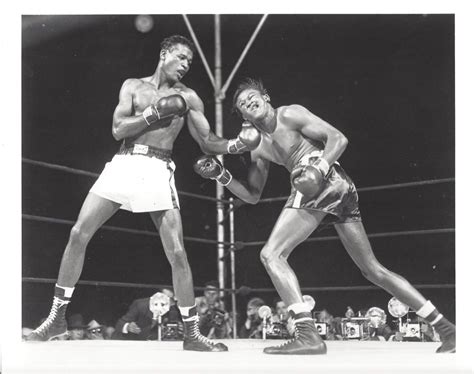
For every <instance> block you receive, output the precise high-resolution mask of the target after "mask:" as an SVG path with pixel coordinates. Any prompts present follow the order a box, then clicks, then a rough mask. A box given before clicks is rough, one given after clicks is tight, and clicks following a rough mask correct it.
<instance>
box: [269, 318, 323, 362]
mask: <svg viewBox="0 0 474 374" xmlns="http://www.w3.org/2000/svg"><path fill="white" fill-rule="evenodd" d="M301 315H304V316H301ZM297 317H298V318H297V319H295V321H294V325H295V337H294V338H293V339H291V340H289V341H287V342H286V343H283V344H281V345H278V346H273V347H266V348H265V349H264V350H263V352H264V353H267V354H272V355H324V354H326V351H327V348H326V344H325V343H324V341H323V340H322V339H321V337H320V336H319V334H318V331H317V330H316V325H315V324H314V321H313V319H312V318H311V314H310V313H300V314H299V315H297Z"/></svg>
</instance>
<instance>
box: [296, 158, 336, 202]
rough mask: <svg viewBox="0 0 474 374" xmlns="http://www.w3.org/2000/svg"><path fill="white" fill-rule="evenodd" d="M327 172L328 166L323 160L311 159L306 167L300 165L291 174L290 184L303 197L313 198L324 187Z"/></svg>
mask: <svg viewBox="0 0 474 374" xmlns="http://www.w3.org/2000/svg"><path fill="white" fill-rule="evenodd" d="M328 172H329V164H328V162H327V161H326V160H325V159H324V158H322V157H319V158H311V159H310V160H309V162H308V165H300V166H298V167H296V168H295V169H294V170H293V171H292V172H291V183H292V184H293V186H294V187H295V188H296V189H297V190H298V191H299V192H301V193H302V194H303V195H304V196H306V197H308V198H313V197H315V196H317V195H319V194H320V193H321V191H322V190H323V189H324V187H325V186H326V175H327V174H328Z"/></svg>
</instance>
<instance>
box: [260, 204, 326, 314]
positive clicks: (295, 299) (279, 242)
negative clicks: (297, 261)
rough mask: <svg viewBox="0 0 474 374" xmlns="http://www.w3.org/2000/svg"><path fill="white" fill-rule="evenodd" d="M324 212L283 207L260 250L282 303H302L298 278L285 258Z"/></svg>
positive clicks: (304, 238) (313, 228) (310, 230)
mask: <svg viewBox="0 0 474 374" xmlns="http://www.w3.org/2000/svg"><path fill="white" fill-rule="evenodd" d="M325 215H326V213H323V212H319V211H311V210H305V209H291V208H285V209H283V211H282V212H281V214H280V216H279V217H278V220H277V222H276V224H275V227H274V228H273V230H272V233H271V234H270V237H269V239H268V241H267V243H266V244H265V246H264V247H263V249H262V251H261V252H260V259H261V261H262V263H263V265H264V266H265V269H266V270H267V272H268V274H269V275H270V278H271V279H272V282H273V284H274V286H275V288H276V290H277V291H278V294H279V295H280V297H281V298H282V300H283V301H284V302H285V304H286V305H292V304H294V303H302V302H303V298H302V295H301V289H300V285H299V283H298V279H297V278H296V275H295V273H294V271H293V269H292V268H291V267H290V265H289V264H288V261H287V260H288V256H289V255H290V254H291V252H292V251H293V250H294V249H295V247H296V246H297V245H298V244H300V243H301V242H303V241H305V240H306V239H307V238H308V236H309V235H310V234H311V233H312V232H313V231H314V230H315V229H316V227H318V225H319V223H320V222H321V221H322V219H323V218H324V216H325Z"/></svg>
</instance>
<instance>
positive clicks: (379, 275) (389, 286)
mask: <svg viewBox="0 0 474 374" xmlns="http://www.w3.org/2000/svg"><path fill="white" fill-rule="evenodd" d="M335 228H336V231H337V233H338V235H339V237H340V238H341V241H342V244H343V245H344V248H345V249H346V251H347V253H349V255H350V256H351V258H352V259H353V260H354V262H355V263H356V265H357V266H358V267H359V269H360V270H361V272H362V274H363V275H364V277H366V278H367V279H368V280H369V281H371V282H372V283H374V284H376V285H377V286H380V287H382V288H383V289H384V290H386V291H387V292H389V293H391V294H392V295H393V296H395V297H396V298H397V299H398V300H400V301H401V302H402V303H404V304H406V305H408V306H409V307H410V308H412V309H413V310H419V309H420V308H421V307H422V306H423V305H424V304H425V303H426V299H425V298H424V297H423V296H422V295H421V294H420V293H419V292H418V291H417V290H416V289H415V288H414V287H413V286H412V285H411V284H410V283H409V282H408V281H407V280H406V279H405V278H403V277H401V276H400V275H398V274H395V273H393V272H391V271H390V270H388V269H387V268H385V267H384V266H382V264H381V263H380V262H378V260H377V259H376V258H375V255H374V252H373V251H372V246H371V245H370V242H369V238H368V237H367V234H366V232H365V229H364V225H363V224H362V222H349V223H340V224H336V225H335Z"/></svg>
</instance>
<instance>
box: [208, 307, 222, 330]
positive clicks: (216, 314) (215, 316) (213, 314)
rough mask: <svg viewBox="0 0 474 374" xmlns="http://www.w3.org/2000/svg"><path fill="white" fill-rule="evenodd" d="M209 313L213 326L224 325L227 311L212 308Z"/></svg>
mask: <svg viewBox="0 0 474 374" xmlns="http://www.w3.org/2000/svg"><path fill="white" fill-rule="evenodd" d="M207 314H208V318H209V320H210V322H211V325H212V326H214V327H222V325H223V324H224V321H225V312H224V311H223V310H220V309H216V308H210V309H209V310H208V311H207Z"/></svg>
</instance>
